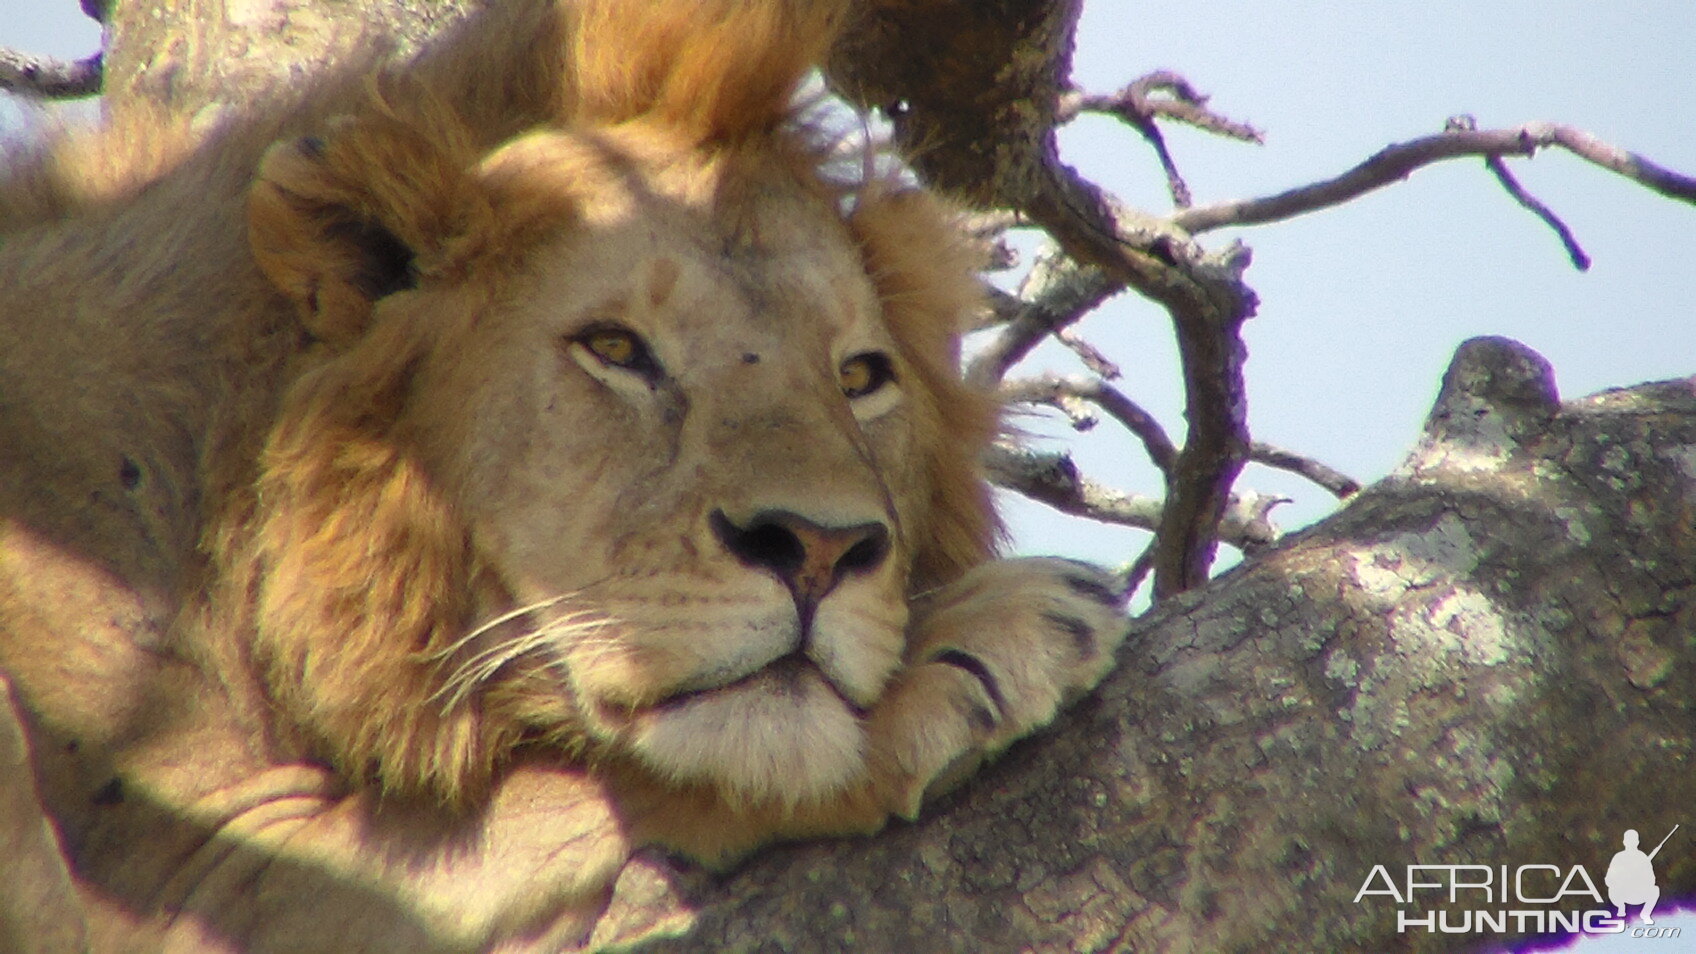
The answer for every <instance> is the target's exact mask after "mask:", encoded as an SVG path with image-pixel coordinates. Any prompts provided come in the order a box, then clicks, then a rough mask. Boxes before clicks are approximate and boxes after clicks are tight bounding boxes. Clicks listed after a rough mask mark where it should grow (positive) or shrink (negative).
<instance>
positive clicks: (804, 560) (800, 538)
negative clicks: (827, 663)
mask: <svg viewBox="0 0 1696 954" xmlns="http://www.w3.org/2000/svg"><path fill="white" fill-rule="evenodd" d="M709 519H710V521H711V523H712V528H713V535H714V536H715V537H717V538H718V540H719V542H720V543H722V544H724V548H725V549H726V550H729V551H730V552H731V553H732V554H734V555H735V556H736V558H737V559H738V560H741V561H742V562H743V563H745V564H747V565H748V566H751V567H754V568H755V569H760V570H765V571H767V572H769V573H771V574H773V575H774V576H776V577H777V578H778V579H779V580H781V581H782V582H783V585H785V586H787V587H789V592H790V595H792V596H793V597H794V598H795V605H796V606H797V607H798V608H799V609H800V610H801V612H802V614H803V615H804V616H805V615H810V614H811V612H812V609H813V607H815V606H817V605H818V603H819V601H820V600H822V599H824V597H825V594H827V593H829V592H830V591H831V590H832V589H834V588H835V587H836V584H837V583H839V582H841V580H842V578H843V577H845V576H849V575H852V574H855V573H869V572H871V571H872V570H875V569H877V567H878V566H879V565H881V564H882V563H883V561H884V560H885V559H886V558H887V557H888V556H889V529H888V528H887V527H885V526H884V525H883V524H882V523H878V522H869V523H856V524H852V525H849V526H825V525H824V524H820V523H816V522H814V521H812V520H808V519H807V518H806V517H803V516H801V515H800V514H798V513H792V512H790V511H787V510H766V511H761V512H760V513H757V514H755V515H754V516H753V517H752V518H749V519H748V520H746V521H744V522H738V521H735V520H732V519H731V518H730V517H728V516H726V515H725V513H724V511H722V510H715V511H713V513H712V516H711V517H710V518H709Z"/></svg>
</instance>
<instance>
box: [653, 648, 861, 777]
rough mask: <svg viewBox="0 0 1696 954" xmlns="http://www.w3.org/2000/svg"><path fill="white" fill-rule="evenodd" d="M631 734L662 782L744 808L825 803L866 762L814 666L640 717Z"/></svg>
mask: <svg viewBox="0 0 1696 954" xmlns="http://www.w3.org/2000/svg"><path fill="white" fill-rule="evenodd" d="M630 729H631V733H630V735H629V736H627V738H628V739H629V741H630V742H631V743H632V746H633V748H634V749H635V751H636V753H637V754H638V755H639V756H640V757H641V759H642V761H644V762H646V763H647V764H648V766H649V767H650V768H652V769H654V770H656V771H657V772H658V773H659V774H660V775H662V776H664V777H666V778H670V779H672V780H674V781H677V782H679V783H706V784H710V785H713V786H715V787H717V788H718V789H719V790H720V791H722V792H723V793H724V794H725V795H726V796H727V797H729V798H731V799H734V800H737V801H742V802H747V803H762V802H764V803H769V802H783V803H788V804H797V803H801V802H805V801H809V800H814V799H821V798H824V797H827V796H829V795H830V794H832V793H834V792H837V791H839V790H841V789H842V788H843V787H844V786H845V785H847V784H848V783H849V782H850V781H851V780H852V779H853V778H854V777H855V776H856V775H857V774H859V773H860V772H861V770H862V768H863V766H864V763H865V753H864V744H865V734H864V730H863V729H862V727H861V725H860V720H859V718H858V716H857V715H856V714H855V713H854V711H853V710H852V709H851V708H850V707H849V706H848V705H847V704H846V703H845V702H844V701H843V699H842V697H841V696H840V695H838V694H837V692H836V691H835V690H834V689H833V688H832V687H831V686H830V684H829V682H828V681H826V679H825V678H824V676H823V674H822V673H820V672H819V670H818V669H817V668H816V667H814V666H812V665H811V664H799V665H792V664H789V663H779V664H775V665H773V666H769V667H767V668H766V669H763V670H761V671H759V672H757V673H755V674H753V675H751V676H749V677H747V678H745V679H742V680H739V681H737V682H736V683H734V684H732V685H730V686H726V687H724V688H722V689H718V690H715V691H712V692H701V693H693V694H690V695H688V696H686V697H682V698H679V699H675V700H672V701H669V702H666V703H663V704H661V705H658V706H655V707H653V708H651V709H646V710H643V711H640V712H638V713H636V714H635V717H634V719H633V721H632V724H631V726H630Z"/></svg>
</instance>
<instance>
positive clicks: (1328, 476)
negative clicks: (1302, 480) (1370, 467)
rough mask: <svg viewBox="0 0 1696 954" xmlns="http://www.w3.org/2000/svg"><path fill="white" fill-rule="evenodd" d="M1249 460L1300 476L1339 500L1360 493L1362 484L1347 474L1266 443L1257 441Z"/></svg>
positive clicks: (1250, 452)
mask: <svg viewBox="0 0 1696 954" xmlns="http://www.w3.org/2000/svg"><path fill="white" fill-rule="evenodd" d="M1249 459H1250V460H1252V461H1254V462H1255V463H1257V464H1265V465H1266V466H1268V467H1276V468H1278V469H1279V470H1287V471H1289V472H1290V473H1292V474H1299V475H1300V476H1302V477H1306V478H1307V479H1308V480H1311V481H1313V482H1314V483H1316V484H1318V485H1319V486H1321V487H1323V488H1325V489H1326V490H1328V491H1330V492H1331V494H1332V496H1334V497H1336V498H1337V499H1338V500H1347V499H1348V498H1350V497H1352V496H1354V495H1355V494H1357V493H1359V492H1360V482H1359V481H1357V480H1355V479H1354V478H1352V477H1349V476H1348V475H1346V474H1343V473H1341V472H1339V471H1336V470H1333V469H1332V468H1330V467H1327V466H1325V465H1324V464H1321V463H1320V462H1318V461H1316V460H1313V459H1312V458H1308V457H1303V456H1301V455H1300V454H1296V453H1294V452H1292V451H1287V450H1284V449H1283V448H1281V447H1274V446H1273V445H1271V444H1268V443H1265V442H1264V441H1255V442H1254V443H1253V445H1251V446H1250V448H1249Z"/></svg>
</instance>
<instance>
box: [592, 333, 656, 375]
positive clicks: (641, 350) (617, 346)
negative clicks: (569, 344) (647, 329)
mask: <svg viewBox="0 0 1696 954" xmlns="http://www.w3.org/2000/svg"><path fill="white" fill-rule="evenodd" d="M577 341H578V343H580V344H582V345H583V347H584V348H586V349H588V351H589V353H590V354H592V355H594V356H595V357H597V358H599V359H601V361H603V362H605V363H607V364H610V365H612V366H614V367H618V368H628V369H629V370H632V371H646V370H648V369H650V368H652V367H653V358H652V357H650V356H649V355H648V346H647V345H645V344H643V343H642V339H641V338H638V337H636V333H635V332H633V331H627V330H625V329H623V328H597V329H595V330H593V331H590V332H587V333H585V334H583V335H581V336H579V337H578V339H577Z"/></svg>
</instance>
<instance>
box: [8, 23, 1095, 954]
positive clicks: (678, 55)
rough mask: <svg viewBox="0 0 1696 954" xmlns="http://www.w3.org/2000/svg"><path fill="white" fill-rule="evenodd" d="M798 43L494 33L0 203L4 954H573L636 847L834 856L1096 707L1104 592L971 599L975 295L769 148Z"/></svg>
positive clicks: (127, 135) (1070, 589) (879, 200)
mask: <svg viewBox="0 0 1696 954" xmlns="http://www.w3.org/2000/svg"><path fill="white" fill-rule="evenodd" d="M843 19H844V14H843V10H842V9H841V8H839V7H838V6H837V5H835V4H831V3H816V4H796V3H792V2H780V0H699V2H691V3H679V4H646V3H640V2H636V0H581V2H576V3H559V4H553V3H548V4H531V5H524V4H514V5H505V6H504V7H503V8H502V9H498V10H491V11H490V13H489V14H488V15H487V16H485V17H483V18H482V19H480V20H479V21H477V23H476V24H475V25H474V27H473V28H468V30H469V31H470V32H467V33H466V34H465V35H464V36H461V37H459V38H457V39H456V40H454V41H452V42H449V43H446V44H444V45H443V47H442V48H441V49H440V50H437V51H433V52H431V53H429V54H427V55H426V56H425V57H424V58H423V59H422V60H421V61H419V62H416V63H414V64H411V65H410V66H409V67H407V68H406V69H404V70H401V71H398V72H395V71H389V72H385V73H382V74H380V75H378V76H377V77H376V78H375V79H360V78H359V77H358V76H351V78H349V79H345V80H329V81H326V83H325V84H324V86H323V87H321V88H318V89H315V90H313V91H310V92H308V93H304V94H300V95H296V96H294V97H293V98H292V99H290V100H287V101H284V102H281V103H271V104H268V105H265V106H262V107H260V108H256V109H255V111H254V112H253V114H251V115H245V116H239V117H235V118H232V119H227V120H226V121H225V122H224V123H223V124H222V125H221V126H220V128H218V129H216V130H215V131H213V132H211V133H209V134H204V135H200V136H195V135H191V134H186V133H185V134H183V135H182V136H181V138H179V139H174V138H173V136H174V135H175V134H174V133H172V132H171V128H174V127H169V126H168V124H167V123H165V122H164V121H154V122H157V123H158V125H156V126H154V127H149V128H148V129H147V130H146V131H147V132H148V133H149V134H148V135H146V136H143V137H137V136H136V135H135V130H133V129H131V130H127V131H124V132H123V133H122V135H121V136H120V135H119V134H118V133H112V134H107V135H105V137H104V138H97V139H96V140H95V141H94V144H93V145H85V146H83V147H76V146H75V145H66V146H62V147H60V148H59V149H58V151H56V152H50V153H47V154H45V155H43V156H42V157H40V158H39V159H38V161H36V162H35V163H33V164H31V165H29V166H28V167H27V168H25V169H23V170H22V171H20V172H16V173H15V174H14V175H13V176H12V180H11V182H10V183H9V184H8V185H7V186H6V189H5V193H4V194H5V198H4V200H0V201H3V212H0V215H3V217H4V219H5V222H6V225H7V229H8V231H7V233H6V235H5V238H4V239H3V245H0V288H4V289H5V290H6V292H5V296H4V301H5V302H6V304H5V306H4V308H5V314H4V320H3V321H0V446H4V447H7V448H9V449H10V450H9V451H8V452H7V453H6V454H5V456H4V459H3V460H0V502H3V505H4V506H3V509H0V674H3V675H4V677H5V679H4V680H0V689H3V688H5V685H6V683H7V682H8V681H9V684H10V692H11V694H12V696H13V698H14V703H15V709H16V712H17V714H18V723H19V726H20V728H21V733H18V734H17V738H18V739H21V740H22V741H20V742H18V743H17V744H15V745H13V746H12V749H10V750H8V749H7V748H6V746H5V745H0V756H4V755H5V754H6V752H7V751H14V752H21V751H23V747H24V746H26V745H27V749H28V752H29V755H28V758H27V762H25V763H24V764H26V765H27V766H28V767H29V769H30V772H31V774H32V775H33V777H34V780H35V785H34V792H33V793H31V792H29V791H28V790H27V783H16V782H14V783H12V786H11V787H10V788H7V790H6V791H0V796H4V797H5V798H6V799H7V801H3V802H0V804H6V805H11V804H13V803H15V802H18V801H19V800H20V799H22V800H24V801H32V800H34V799H38V800H39V805H40V806H41V810H42V811H43V813H44V815H45V817H46V819H47V820H48V821H49V822H50V824H51V826H52V828H51V832H52V836H53V837H52V838H49V839H48V840H47V841H46V842H43V841H42V840H41V839H40V838H38V837H36V836H35V835H31V836H30V837H29V838H21V837H20V838H16V839H14V842H15V843H17V844H19V845H23V844H26V843H27V844H30V845H35V846H36V848H34V849H28V850H29V851H33V852H34V853H33V854H31V855H30V859H31V865H33V867H30V868H29V869H28V870H31V871H36V870H37V869H39V870H40V872H42V873H41V874H39V875H33V876H32V877H34V878H35V880H34V881H33V882H32V885H33V891H34V893H33V894H31V893H28V892H22V893H20V894H19V895H18V897H25V896H28V897H32V898H38V899H39V898H56V899H58V900H57V901H56V902H52V903H49V902H45V901H40V900H37V901H35V902H31V904H32V905H37V907H31V908H29V909H27V910H26V909H24V908H18V909H16V910H13V909H11V908H7V907H6V906H4V905H0V913H3V914H4V916H5V918H6V919H9V920H8V922H7V923H6V924H0V927H7V926H10V927H11V929H12V930H13V931H14V932H21V931H22V930H23V929H21V928H18V927H17V925H18V924H20V923H27V922H28V921H29V920H30V919H31V918H35V919H36V920H37V922H38V927H39V924H40V923H46V920H47V918H46V917H45V916H44V915H42V914H41V911H50V912H56V913H55V915H54V916H55V917H56V918H58V920H56V921H55V922H54V923H55V924H56V928H55V930H57V931H61V932H64V931H70V932H71V933H72V934H74V935H76V937H78V938H79V939H80V940H81V942H82V943H83V944H86V945H87V946H89V947H92V948H93V949H96V950H118V949H123V950H129V949H135V948H138V947H139V948H143V949H146V948H149V947H159V948H164V949H171V950H232V951H238V950H239V951H258V950H294V951H300V950H354V949H358V950H385V951H386V950H408V951H418V950H438V949H440V950H466V949H486V948H491V947H495V946H501V947H502V949H503V950H508V949H511V950H519V949H530V948H529V947H527V946H526V945H534V947H535V949H539V950H540V949H549V950H552V949H559V948H561V947H567V946H574V945H582V944H587V943H589V941H590V938H591V936H592V930H593V924H594V921H595V917H596V915H597V913H598V912H599V911H600V910H601V909H602V908H603V907H604V905H605V903H606V896H607V892H608V890H609V888H610V885H611V883H612V879H613V878H615V877H616V875H617V872H618V870H619V868H620V866H621V865H622V864H623V863H624V861H625V860H626V859H627V858H628V857H629V856H630V854H631V852H632V851H634V850H635V849H636V848H638V847H640V846H644V845H656V846H661V847H663V848H665V849H667V850H670V851H673V852H676V853H678V854H680V855H682V856H685V857H687V858H690V859H693V860H695V861H697V862H700V863H702V864H705V865H710V866H722V865H726V864H729V863H732V862H734V861H735V860H736V859H738V858H740V857H742V856H744V855H746V854H747V853H748V852H749V851H751V850H753V849H755V848H758V847H760V846H762V845H765V844H768V843H770V842H772V841H775V840H781V839H793V838H799V837H812V836H821V835H840V834H853V833H869V832H874V831H876V830H878V829H879V828H880V827H882V826H883V825H884V824H886V822H887V821H888V820H889V819H890V818H891V817H896V816H899V817H905V818H912V817H914V816H915V815H916V813H917V812H918V810H919V807H920V805H921V803H923V801H924V800H925V799H926V797H927V796H928V795H933V794H934V793H936V792H938V791H940V790H942V789H944V788H947V787H948V786H950V785H952V784H954V783H955V782H957V781H958V780H959V779H960V778H962V777H963V776H964V775H966V774H967V773H969V772H970V771H971V770H972V768H973V767H974V766H976V765H977V764H979V763H980V762H981V761H982V760H983V759H985V758H986V757H989V756H992V755H994V754H995V753H997V752H998V751H1000V750H1001V749H1003V748H1005V747H1006V746H1007V745H1009V744H1010V743H1012V742H1013V741H1014V740H1015V739H1018V738H1020V737H1022V736H1025V735H1027V734H1029V733H1030V732H1032V731H1034V730H1035V729H1037V728H1039V727H1041V726H1043V725H1045V724H1047V723H1048V722H1050V721H1051V720H1052V719H1053V718H1054V716H1055V714H1056V712H1057V711H1058V709H1059V707H1060V706H1061V705H1062V704H1063V703H1064V702H1065V701H1067V700H1068V699H1070V698H1072V697H1075V696H1076V695H1078V694H1081V693H1083V692H1085V691H1087V690H1088V689H1089V688H1090V687H1092V686H1094V685H1095V684H1096V683H1097V682H1098V681H1099V680H1100V679H1101V678H1102V677H1103V676H1104V674H1105V673H1106V672H1107V671H1108V669H1109V668H1110V666H1111V665H1112V662H1113V655H1114V650H1115V648H1116V647H1117V645H1118V642H1119V641H1120V640H1121V639H1122V638H1123V636H1124V632H1125V630H1126V623H1125V620H1124V618H1123V605H1122V598H1121V594H1120V593H1119V592H1118V591H1117V590H1116V589H1115V588H1114V586H1113V585H1112V581H1111V579H1110V577H1109V576H1108V575H1107V574H1105V573H1103V572H1101V571H1099V570H1096V569H1094V568H1092V567H1089V566H1086V565H1084V564H1079V563H1075V562H1071V561H1066V560H1059V559H1037V558H1023V559H998V558H997V557H996V555H995V549H996V544H997V536H998V533H999V529H998V524H997V521H996V518H995V516H994V512H993V508H992V502H991V496H990V493H989V490H988V486H987V483H986V481H985V478H984V475H983V473H982V470H981V467H980V464H979V457H980V454H981V452H982V451H983V450H984V449H985V446H986V445H987V443H988V442H989V441H990V440H991V439H992V438H994V437H995V435H996V433H997V431H998V428H999V421H998V413H997V407H996V404H995V402H994V400H993V398H992V397H991V396H989V395H985V394H981V393H978V392H976V391H974V390H973V389H972V388H970V387H968V386H967V385H966V383H965V382H964V381H963V380H962V378H961V375H960V372H959V349H960V342H959V336H960V333H961V331H960V329H961V326H962V320H961V319H962V316H964V315H966V314H968V313H969V312H970V311H971V310H972V309H973V308H974V307H975V304H976V299H977V295H978V284H977V278H976V264H977V260H976V254H975V253H974V251H973V250H972V248H971V247H970V246H969V244H968V243H966V242H965V241H963V240H962V238H961V237H960V230H959V229H958V227H957V225H956V224H955V222H954V220H953V218H952V217H951V215H950V213H949V212H948V211H947V209H946V206H945V204H944V203H943V202H942V201H941V200H939V199H937V198H936V197H933V196H931V195H929V194H927V193H925V192H923V191H921V190H919V189H918V188H916V187H913V186H911V185H910V184H904V183H903V182H902V181H901V179H900V178H899V176H878V175H863V176H860V177H859V178H858V179H853V178H844V177H843V176H842V175H840V174H838V173H834V172H833V171H832V162H831V154H830V145H831V144H830V142H829V140H828V137H826V136H824V135H823V134H822V133H821V132H819V131H818V130H816V129H813V128H811V127H810V126H809V124H808V122H807V121H806V119H805V116H804V110H803V109H802V107H800V106H798V105H797V103H798V94H797V90H798V89H799V87H800V86H801V84H802V81H803V79H804V78H805V76H806V73H807V71H808V70H809V69H810V68H811V66H812V65H813V64H814V63H816V62H818V61H819V59H820V57H821V56H822V55H823V53H824V52H825V50H826V49H827V48H828V46H829V45H830V43H831V41H832V38H833V37H834V36H835V34H836V31H838V30H840V29H841V28H842V22H843ZM124 140H127V141H131V142H140V143H143V145H140V146H135V147H131V148H130V151H129V152H127V153H126V152H124V149H123V147H120V146H118V145H116V143H118V142H120V141H124ZM172 143H180V144H181V145H180V146H173V145H171V144H172ZM144 152H145V153H146V155H145V156H144V155H143V153H144ZM4 708H5V707H0V711H4ZM3 721H4V720H0V722H3ZM3 727H4V726H3V725H0V728H3ZM3 735H4V733H0V736H3ZM4 741H5V739H4V738H0V742H4ZM18 757H19V758H23V757H22V756H18ZM17 784H26V788H25V789H17V788H16V785H17ZM26 796H28V797H26ZM21 811H22V810H21V809H17V810H13V809H8V812H9V813H10V818H11V822H10V824H12V825H13V826H14V827H16V828H17V829H18V830H19V831H23V830H25V829H28V830H30V831H34V829H30V828H29V824H28V819H27V818H25V817H24V815H22V814H20V812H21ZM43 844H50V845H52V846H56V847H55V848H51V849H46V848H41V847H40V846H41V845H43ZM18 850H19V851H20V852H24V851H26V849H25V848H19V849H18ZM19 870H24V869H23V868H20V869H19ZM373 899H377V901H375V902H374V901H373ZM374 903H378V904H380V905H381V906H382V908H383V910H384V911H387V912H389V913H388V914H385V915H372V914H371V911H372V905H373V904H374ZM40 905H46V906H45V907H39V906H40ZM55 905H57V906H55ZM61 915H62V917H60V916H61ZM19 936H22V935H21V933H20V934H19ZM0 937H4V935H3V934H0Z"/></svg>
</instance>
